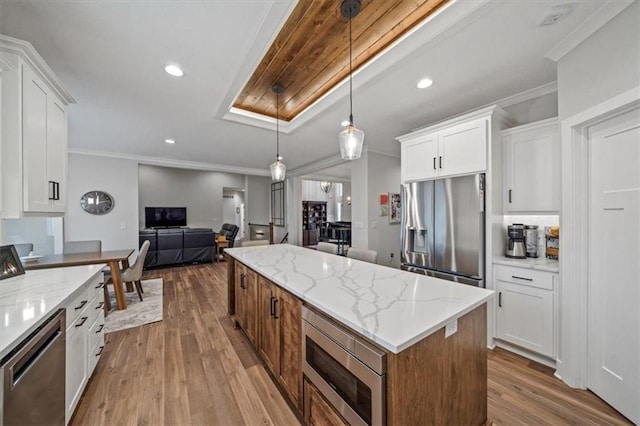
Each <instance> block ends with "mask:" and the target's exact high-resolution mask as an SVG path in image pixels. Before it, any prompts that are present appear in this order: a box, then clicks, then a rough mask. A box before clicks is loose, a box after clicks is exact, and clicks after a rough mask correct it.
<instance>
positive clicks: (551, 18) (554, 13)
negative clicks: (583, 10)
mask: <svg viewBox="0 0 640 426" xmlns="http://www.w3.org/2000/svg"><path fill="white" fill-rule="evenodd" d="M569 12H571V6H570V5H568V4H561V5H557V6H551V7H550V8H549V9H547V10H546V12H545V13H544V15H542V18H540V19H539V20H538V25H537V26H538V27H548V26H549V25H553V24H555V23H556V22H558V21H559V20H561V19H562V18H564V17H565V16H567V15H568V14H569Z"/></svg>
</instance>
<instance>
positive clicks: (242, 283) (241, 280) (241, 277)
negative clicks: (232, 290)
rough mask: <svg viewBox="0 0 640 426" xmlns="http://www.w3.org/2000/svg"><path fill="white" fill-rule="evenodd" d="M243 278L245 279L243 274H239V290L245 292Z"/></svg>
mask: <svg viewBox="0 0 640 426" xmlns="http://www.w3.org/2000/svg"><path fill="white" fill-rule="evenodd" d="M244 277H245V275H244V274H240V288H241V289H243V290H246V289H247V287H246V286H245V285H244Z"/></svg>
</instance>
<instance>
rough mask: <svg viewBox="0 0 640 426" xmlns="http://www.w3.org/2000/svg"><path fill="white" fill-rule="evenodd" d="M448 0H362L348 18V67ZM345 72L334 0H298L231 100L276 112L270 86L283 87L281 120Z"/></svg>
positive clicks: (344, 22)
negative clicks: (269, 45) (244, 83)
mask: <svg viewBox="0 0 640 426" xmlns="http://www.w3.org/2000/svg"><path fill="white" fill-rule="evenodd" d="M448 1H449V0H418V1H406V0H394V1H373V0H362V9H361V12H360V14H358V16H356V17H355V18H353V22H352V37H353V70H354V71H355V70H357V69H358V68H359V67H361V66H362V65H364V64H365V63H367V62H368V61H369V60H370V59H372V58H374V57H375V56H376V55H377V54H378V53H380V52H382V51H383V50H384V49H385V48H387V47H388V46H389V45H390V44H391V43H393V42H394V41H395V40H397V39H398V38H399V37H401V36H403V35H404V34H406V33H407V32H408V31H409V30H411V29H412V28H414V27H415V26H416V25H417V24H419V23H420V22H421V21H423V20H424V19H425V18H427V17H428V16H429V15H431V14H432V13H434V12H435V11H436V10H438V9H439V8H440V7H442V6H443V5H444V4H446V3H447V2H448ZM348 75H349V21H348V19H346V18H343V17H342V16H341V15H340V2H339V1H336V0H313V1H300V2H298V4H297V6H296V7H295V8H294V10H293V12H292V13H291V15H290V16H289V18H288V20H287V21H286V22H285V24H284V26H283V27H282V29H281V30H280V33H279V34H278V36H277V37H276V39H275V40H274V42H273V44H272V45H271V47H270V48H269V50H268V51H267V53H266V55H265V56H264V58H262V61H261V62H260V63H259V64H258V66H257V67H256V69H255V71H254V72H253V75H252V76H251V78H250V79H249V81H248V82H247V84H246V85H245V86H244V88H243V89H242V91H241V92H240V95H239V96H238V97H237V98H236V100H235V102H234V105H233V106H234V107H236V108H239V109H243V110H246V111H250V112H253V113H257V114H262V115H266V116H270V117H275V115H276V105H275V95H274V94H273V93H272V92H271V85H272V84H273V83H275V82H278V83H280V84H282V85H283V86H284V87H285V92H284V94H283V95H281V100H280V119H282V120H285V121H290V120H292V119H293V118H295V117H296V116H297V115H298V114H299V113H301V112H302V111H304V110H305V109H306V108H307V107H308V106H310V105H311V104H313V103H314V102H315V101H316V100H318V99H319V98H320V97H321V96H322V95H324V94H325V93H327V92H328V91H329V90H331V89H332V88H333V87H334V86H336V85H337V84H338V83H340V82H341V81H342V80H343V79H344V78H345V77H347V76H348Z"/></svg>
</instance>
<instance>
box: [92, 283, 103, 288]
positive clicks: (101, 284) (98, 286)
mask: <svg viewBox="0 0 640 426" xmlns="http://www.w3.org/2000/svg"><path fill="white" fill-rule="evenodd" d="M103 285H104V283H100V284H98V285H97V286H95V287H94V288H102V286H103Z"/></svg>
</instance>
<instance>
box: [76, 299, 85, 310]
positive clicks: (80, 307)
mask: <svg viewBox="0 0 640 426" xmlns="http://www.w3.org/2000/svg"><path fill="white" fill-rule="evenodd" d="M86 304H87V301H86V300H83V301H82V302H80V306H76V307H75V308H73V309H75V310H76V311H77V310H78V309H82V308H84V305H86Z"/></svg>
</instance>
